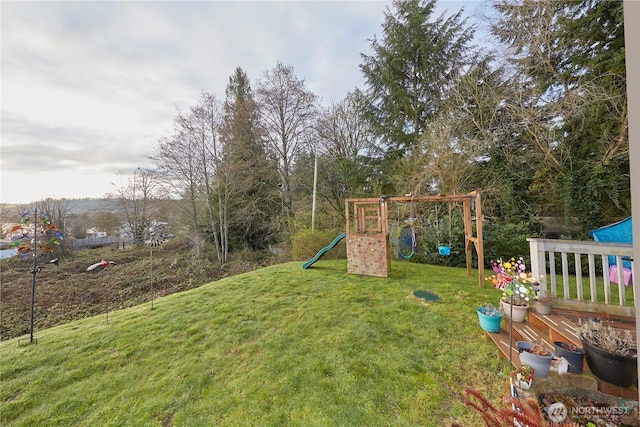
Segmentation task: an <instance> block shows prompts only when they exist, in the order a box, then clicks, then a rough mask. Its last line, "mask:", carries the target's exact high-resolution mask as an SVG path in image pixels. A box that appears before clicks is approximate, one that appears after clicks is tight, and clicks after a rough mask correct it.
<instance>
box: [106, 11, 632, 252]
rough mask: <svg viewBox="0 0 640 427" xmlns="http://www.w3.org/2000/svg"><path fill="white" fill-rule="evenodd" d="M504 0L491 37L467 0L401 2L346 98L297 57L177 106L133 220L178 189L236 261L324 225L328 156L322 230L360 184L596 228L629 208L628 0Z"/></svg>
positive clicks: (504, 216) (506, 221) (497, 225)
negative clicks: (466, 199)
mask: <svg viewBox="0 0 640 427" xmlns="http://www.w3.org/2000/svg"><path fill="white" fill-rule="evenodd" d="M490 7H491V8H490V9H489V10H487V11H486V14H485V17H484V19H486V21H487V23H488V28H489V31H490V36H491V44H488V45H483V46H478V45H477V44H474V43H475V42H474V40H475V39H474V36H475V32H476V27H475V25H474V23H473V22H471V21H470V20H469V19H468V18H464V17H463V11H462V10H460V11H458V12H456V13H453V14H449V12H448V11H446V12H444V13H443V14H441V15H438V16H436V15H435V10H436V1H435V0H406V1H400V0H395V1H393V2H392V3H391V5H390V7H388V8H387V10H386V12H385V18H384V22H383V23H382V26H381V34H380V35H379V36H377V35H372V38H371V39H370V48H371V53H369V54H364V53H363V54H361V64H360V70H361V72H362V75H363V76H364V82H365V84H364V87H362V88H354V89H353V90H352V91H350V92H349V93H348V94H346V96H345V97H344V98H343V99H341V100H338V101H334V102H332V103H331V104H330V105H328V106H326V105H323V104H322V103H321V100H320V99H319V98H318V96H316V95H315V94H314V93H313V92H312V91H310V90H309V88H308V87H307V86H306V84H305V81H304V80H303V79H301V78H299V77H298V76H297V75H296V73H295V70H294V68H293V67H292V66H290V65H286V64H285V63H283V62H278V63H277V64H276V65H275V67H274V68H272V69H270V70H267V71H265V72H263V74H262V75H261V76H260V77H259V78H258V79H256V80H255V81H251V80H250V79H249V76H248V75H247V74H246V72H245V71H244V70H243V69H242V68H241V67H237V68H236V69H235V71H234V72H233V74H232V75H231V76H230V77H229V80H228V83H227V86H226V91H225V94H224V96H223V97H219V96H217V95H216V94H212V93H207V92H202V93H201V96H200V98H199V99H197V100H195V101H194V103H193V105H191V106H190V107H188V108H187V109H185V110H179V111H177V113H176V116H175V119H174V121H173V126H172V128H171V129H170V130H168V131H167V133H166V135H165V136H164V137H162V138H161V139H160V140H159V141H158V142H157V143H156V144H155V145H154V147H153V149H152V155H151V156H150V158H151V160H152V161H153V165H154V166H153V168H151V169H145V170H142V169H139V170H138V171H136V173H135V174H134V176H133V178H132V179H131V180H130V181H129V182H128V183H127V185H124V186H122V187H121V188H119V189H118V191H117V194H116V197H117V198H118V199H119V200H120V201H121V202H122V205H121V206H122V209H123V212H125V214H126V216H127V218H128V222H130V223H131V224H132V225H135V224H138V225H139V227H138V228H144V224H146V222H145V221H148V219H149V218H151V217H153V216H157V212H155V211H153V209H159V207H160V206H162V204H158V203H154V200H156V201H157V200H160V199H161V200H167V199H170V200H171V201H172V204H173V205H174V207H177V208H178V210H179V212H180V223H181V224H186V225H185V226H184V227H185V230H184V231H185V232H187V233H189V234H190V235H192V236H193V238H194V239H196V241H197V242H208V243H210V244H211V245H212V247H213V248H215V252H216V256H217V259H218V261H219V262H220V263H221V264H224V263H226V262H227V260H228V256H229V252H230V251H231V250H238V249H250V250H253V251H259V250H263V249H265V248H267V247H269V245H274V244H279V243H282V242H289V241H291V238H292V236H294V235H295V234H296V233H298V232H300V231H301V230H304V229H308V228H310V227H311V226H312V225H311V217H312V214H311V207H312V187H313V181H314V162H315V161H317V162H318V166H319V167H318V168H317V198H318V206H317V218H318V219H317V225H316V227H318V228H319V229H336V230H340V229H343V228H344V223H345V222H344V200H345V198H353V197H379V196H381V195H387V194H389V195H392V194H407V193H411V194H420V195H424V194H463V193H467V192H470V191H473V190H478V191H481V192H482V193H483V199H484V205H483V210H484V215H485V219H486V220H487V222H489V223H490V224H489V225H490V226H489V227H487V230H495V231H496V233H497V234H499V230H502V233H503V236H502V237H504V234H505V233H508V232H511V233H513V234H517V235H518V236H519V237H522V238H524V237H528V236H532V235H538V234H540V233H541V232H542V231H544V225H543V224H544V221H545V219H546V218H554V219H556V221H557V222H559V223H560V224H561V227H560V230H561V233H562V234H563V235H564V236H567V237H572V238H578V239H579V238H588V235H587V233H586V232H587V231H588V230H590V229H593V228H595V227H598V226H601V225H603V224H606V223H609V222H611V221H613V220H616V219H620V218H623V217H625V216H627V215H629V214H630V212H631V205H630V197H631V196H630V178H629V151H628V147H629V144H628V132H627V131H628V114H627V102H626V81H625V57H624V55H625V52H624V27H623V4H622V1H608V0H580V1H578V0H576V1H559V0H540V1H536V2H529V1H519V0H497V1H494V2H491V6H490ZM436 212H437V211H436ZM425 215H428V213H425ZM435 220H436V221H437V220H438V218H435ZM449 222H450V223H449V227H451V226H452V224H451V219H450V220H449ZM133 228H134V229H135V228H136V227H135V226H134V227H133ZM505 230H510V231H505ZM138 232H140V230H139V231H138ZM196 246H198V245H196Z"/></svg>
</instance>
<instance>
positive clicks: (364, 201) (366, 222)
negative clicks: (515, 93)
mask: <svg viewBox="0 0 640 427" xmlns="http://www.w3.org/2000/svg"><path fill="white" fill-rule="evenodd" d="M443 202H444V203H462V208H463V220H464V240H465V244H464V247H465V255H466V265H467V275H469V276H470V275H471V266H472V257H473V249H474V248H475V251H476V253H477V259H478V260H479V262H478V284H479V285H480V286H481V287H483V286H484V262H482V260H483V259H484V250H483V243H482V201H481V197H480V193H478V192H476V191H473V192H471V193H467V194H462V195H456V194H454V195H433V196H414V195H405V196H382V197H380V198H378V199H375V198H358V199H347V200H345V217H346V239H347V242H346V245H347V272H348V273H351V274H360V275H365V276H376V277H388V276H389V271H390V270H391V252H392V251H391V243H390V240H389V204H391V203H400V204H411V205H412V212H413V204H416V203H443ZM472 207H473V208H475V209H474V211H475V223H476V226H475V232H474V227H473V219H472V212H471V211H472ZM412 215H413V214H412ZM446 248H448V247H441V249H440V250H441V254H443V255H444V254H447V253H446ZM325 249H326V248H325ZM305 268H306V267H305Z"/></svg>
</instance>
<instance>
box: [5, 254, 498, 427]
mask: <svg viewBox="0 0 640 427" xmlns="http://www.w3.org/2000/svg"><path fill="white" fill-rule="evenodd" d="M465 273H466V272H465V270H464V269H455V268H446V267H445V268H443V267H434V266H430V265H419V264H413V263H406V262H405V263H394V264H393V268H392V273H391V276H390V277H389V278H372V277H360V276H356V275H350V274H347V272H346V261H344V260H338V261H330V260H326V261H319V262H317V263H316V264H315V265H314V266H313V268H310V269H308V270H303V269H302V268H301V266H300V263H297V262H296V263H287V264H281V265H277V266H272V267H267V268H263V269H260V270H257V271H254V272H251V273H246V274H242V275H238V276H233V277H229V278H226V279H222V280H219V281H216V282H212V283H209V284H206V285H203V286H201V287H199V288H197V289H193V290H189V291H185V292H182V293H177V294H173V295H169V296H166V297H164V298H161V299H157V300H156V301H155V302H154V306H153V309H151V306H150V304H143V305H140V306H137V307H133V308H129V309H125V310H120V311H115V312H111V313H109V316H108V321H107V317H106V316H105V315H100V316H95V317H91V318H87V319H84V320H81V321H76V322H73V323H68V324H65V325H62V326H59V327H54V328H51V329H46V330H40V331H37V332H36V337H37V344H29V337H28V336H26V337H20V338H18V339H12V340H8V341H4V342H2V343H0V376H1V377H0V381H1V385H0V424H2V425H7V426H21V425H24V426H27V425H30V426H31V425H34V426H35V425H38V426H45V425H46V426H56V425H58V426H72V425H73V426H102V425H113V426H212V425H217V426H240V425H242V426H246V425H260V426H283V425H293V426H327V425H340V426H356V425H362V426H382V425H407V426H414V425H424V426H443V425H449V424H450V423H451V422H452V421H457V422H459V423H461V424H463V425H480V424H481V423H480V421H479V420H478V418H477V415H476V414H475V413H473V412H471V411H470V410H469V409H467V408H466V407H465V406H464V403H463V399H462V393H463V390H464V388H465V387H467V386H471V387H474V388H477V389H479V390H482V391H483V392H485V393H486V394H487V395H488V396H489V397H490V399H491V400H493V401H494V402H498V401H499V399H500V394H501V392H502V389H503V383H504V378H505V372H507V369H508V368H507V364H506V363H505V362H504V361H501V360H499V359H498V351H497V349H496V348H495V346H494V345H493V344H491V343H490V341H487V340H485V338H484V336H483V332H482V330H481V329H480V327H479V326H478V320H477V316H476V313H475V308H476V307H477V306H478V305H479V304H481V303H484V302H497V301H498V298H499V293H498V292H497V291H496V290H494V289H492V288H489V287H488V288H486V289H483V288H479V287H478V284H477V277H473V276H472V277H469V276H466V274H465ZM425 289H426V290H430V291H433V292H435V293H437V294H438V295H440V296H441V298H442V299H441V301H438V302H424V301H423V300H419V299H417V298H415V297H414V296H413V291H414V290H425Z"/></svg>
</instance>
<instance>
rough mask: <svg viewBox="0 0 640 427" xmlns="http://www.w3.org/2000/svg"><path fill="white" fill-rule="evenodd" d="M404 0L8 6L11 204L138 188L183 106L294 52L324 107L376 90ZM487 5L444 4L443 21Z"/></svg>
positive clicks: (0, 103) (5, 109)
mask: <svg viewBox="0 0 640 427" xmlns="http://www.w3.org/2000/svg"><path fill="white" fill-rule="evenodd" d="M390 4H391V2H390V1H383V0H379V1H302V0H298V1H238V0H236V1H196V2H187V1H177V2H169V1H102V2H89V1H87V2H85V1H63V2H53V1H52V2H31V1H16V2H12V1H2V2H0V24H1V25H0V47H1V50H0V61H1V68H0V95H1V97H0V107H1V110H0V117H1V122H0V203H31V202H34V201H37V200H42V199H45V198H48V197H51V198H55V199H61V198H85V197H88V198H99V197H104V196H106V195H108V194H109V193H113V192H114V191H115V190H116V189H117V188H118V187H120V186H121V185H123V184H126V182H127V180H128V179H129V177H130V176H131V173H132V172H133V171H134V170H135V169H136V168H138V167H143V168H145V167H151V166H152V163H151V162H150V161H149V160H148V156H150V155H152V154H153V151H154V147H155V146H156V144H157V142H158V141H159V140H160V139H161V138H162V137H163V136H165V135H167V134H168V133H169V132H170V130H171V128H172V125H173V120H174V118H175V117H176V113H177V111H178V110H187V109H188V108H189V107H190V106H191V105H193V104H195V103H196V102H197V101H198V98H199V97H200V94H201V92H203V91H206V92H209V93H212V94H215V95H216V96H217V97H218V98H220V99H224V93H225V88H226V85H227V83H228V81H229V77H230V76H231V74H232V73H233V71H234V70H235V68H236V67H238V66H239V67H242V69H243V70H244V71H245V72H246V73H247V75H248V76H249V79H250V81H251V83H252V85H254V87H255V83H256V82H257V80H258V79H260V78H261V77H262V74H263V73H264V72H265V71H267V70H270V69H273V68H274V67H275V66H276V64H277V62H278V61H280V62H282V63H283V64H285V65H292V66H293V68H294V71H295V73H296V76H297V77H298V78H300V79H302V80H304V81H305V83H306V85H307V88H308V89H309V90H311V91H312V92H314V93H315V94H316V95H318V96H319V97H320V99H321V102H322V104H323V105H329V104H330V103H331V102H333V101H339V100H340V99H342V98H343V97H344V96H345V95H346V94H347V92H348V91H350V90H353V89H354V88H356V87H359V88H364V81H363V78H362V74H361V72H360V69H359V64H360V63H361V54H371V51H370V49H369V47H370V40H371V39H372V38H373V37H374V36H376V37H378V38H380V37H381V35H382V23H383V21H384V13H385V11H386V9H387V7H389V6H390ZM478 4H480V3H479V2H473V1H472V2H469V1H467V2H463V1H457V0H446V1H443V0H441V1H439V2H438V9H437V11H436V13H434V15H433V17H437V16H440V14H441V13H446V14H447V16H448V15H450V14H453V13H455V12H457V11H459V10H460V9H462V8H464V10H465V15H469V16H472V15H473V13H474V12H473V9H474V8H475V7H476V5H478Z"/></svg>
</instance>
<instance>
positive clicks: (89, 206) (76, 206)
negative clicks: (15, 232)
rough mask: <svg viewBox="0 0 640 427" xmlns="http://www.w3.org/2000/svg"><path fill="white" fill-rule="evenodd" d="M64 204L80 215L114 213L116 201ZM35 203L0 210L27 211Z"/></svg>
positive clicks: (9, 205)
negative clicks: (16, 209)
mask: <svg viewBox="0 0 640 427" xmlns="http://www.w3.org/2000/svg"><path fill="white" fill-rule="evenodd" d="M64 200H65V202H66V203H67V204H68V205H69V207H70V209H71V212H70V213H72V214H81V213H84V212H91V211H115V210H116V208H117V203H118V202H117V201H116V200H114V199H89V198H87V199H64ZM35 203H37V202H33V203H25V204H9V203H2V204H0V210H3V209H6V210H7V211H9V210H12V209H14V208H18V209H20V210H28V209H31V208H32V207H33V205H34V204H35Z"/></svg>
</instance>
